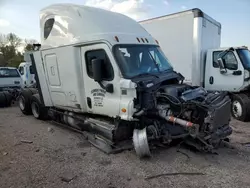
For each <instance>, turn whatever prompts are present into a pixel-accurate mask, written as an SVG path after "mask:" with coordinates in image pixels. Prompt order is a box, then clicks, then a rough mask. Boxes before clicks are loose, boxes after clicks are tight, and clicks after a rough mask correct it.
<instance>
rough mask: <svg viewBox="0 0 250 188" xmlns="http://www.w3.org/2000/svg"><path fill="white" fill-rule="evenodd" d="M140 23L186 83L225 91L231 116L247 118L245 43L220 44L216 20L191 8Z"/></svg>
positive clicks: (249, 79)
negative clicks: (224, 46) (230, 103)
mask: <svg viewBox="0 0 250 188" xmlns="http://www.w3.org/2000/svg"><path fill="white" fill-rule="evenodd" d="M140 24H141V25H142V26H143V27H144V28H145V29H146V30H147V31H148V32H149V33H150V34H151V35H152V37H154V38H155V39H156V40H157V41H158V42H159V44H160V46H161V49H162V50H163V52H164V53H165V54H166V56H167V57H168V59H169V61H170V63H171V64H172V65H173V67H174V68H175V70H176V71H178V72H180V73H181V74H183V75H184V77H185V82H186V83H189V84H191V85H194V86H202V87H204V88H205V89H206V90H209V91H210V90H212V91H215V90H217V91H220V90H221V91H228V92H229V94H230V98H231V100H232V105H231V113H232V116H233V117H234V118H236V119H238V120H241V121H249V120H250V98H249V97H250V92H249V86H250V74H249V71H250V52H249V50H248V48H247V47H226V48H221V47H220V44H221V24H220V23H219V22H217V21H215V20H214V19H213V18H211V17H209V16H208V15H207V14H205V13H204V12H202V11H201V10H200V9H192V10H188V11H183V12H179V13H175V14H170V15H166V16H162V17H157V18H153V19H149V20H144V21H141V22H140Z"/></svg>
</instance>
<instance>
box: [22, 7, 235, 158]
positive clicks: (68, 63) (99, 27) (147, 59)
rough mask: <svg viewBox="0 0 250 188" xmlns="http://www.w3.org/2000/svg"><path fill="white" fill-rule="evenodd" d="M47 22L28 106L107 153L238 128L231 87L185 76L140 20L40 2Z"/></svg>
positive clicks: (145, 151)
mask: <svg viewBox="0 0 250 188" xmlns="http://www.w3.org/2000/svg"><path fill="white" fill-rule="evenodd" d="M40 28H41V46H40V49H39V50H38V51H34V52H33V53H32V54H31V61H32V65H33V67H34V71H35V77H36V83H37V90H36V89H34V88H33V89H30V88H25V89H23V90H22V92H21V94H20V97H19V107H20V109H21V111H22V112H23V113H24V114H27V115H28V114H33V116H34V117H35V118H37V119H48V118H49V119H50V120H52V121H56V122H59V123H63V124H67V125H68V126H70V127H74V128H77V129H79V130H81V131H83V133H84V134H85V135H86V137H87V139H88V140H89V141H90V142H91V143H92V144H93V145H95V146H96V147H98V148H100V149H102V150H103V151H105V152H107V153H111V152H117V151H119V150H122V149H124V148H129V147H132V146H133V147H134V149H135V151H136V153H137V154H138V155H139V156H141V157H142V156H148V155H150V148H151V146H152V144H153V145H154V144H156V143H161V144H169V143H170V142H171V141H172V140H174V139H181V138H183V139H184V141H185V142H186V143H189V144H191V145H193V146H195V147H196V148H198V149H200V150H204V151H211V150H213V149H214V148H215V147H216V146H217V145H218V143H220V141H222V140H224V139H226V138H227V136H228V135H230V134H231V133H232V129H231V127H230V126H229V122H230V105H231V101H230V98H229V97H228V96H227V94H226V93H225V92H207V91H206V90H204V89H203V88H202V87H193V86H190V85H187V84H183V83H182V81H183V76H182V75H181V74H178V73H177V72H175V71H174V70H173V68H172V67H171V65H170V64H169V62H168V59H167V58H166V57H165V55H164V53H163V52H162V51H161V48H160V47H159V45H158V44H157V43H156V41H155V40H154V39H153V38H152V37H151V36H150V34H149V33H148V32H146V31H145V29H144V28H143V27H142V26H141V25H140V24H139V23H137V22H136V21H135V20H133V19H131V18H128V17H126V16H124V15H122V14H118V13H114V12H110V11H106V10H102V9H97V8H93V7H86V6H79V5H73V4H55V5H51V6H48V7H46V8H44V9H43V10H41V16H40ZM131 142H133V144H132V143H131Z"/></svg>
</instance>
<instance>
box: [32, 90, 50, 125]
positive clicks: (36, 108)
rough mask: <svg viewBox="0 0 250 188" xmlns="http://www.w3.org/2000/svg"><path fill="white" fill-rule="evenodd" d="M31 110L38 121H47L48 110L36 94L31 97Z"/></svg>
mask: <svg viewBox="0 0 250 188" xmlns="http://www.w3.org/2000/svg"><path fill="white" fill-rule="evenodd" d="M31 110H32V114H33V116H34V117H35V118H36V119H40V120H47V119H48V109H47V108H46V107H44V105H43V104H42V103H41V100H40V97H39V94H34V95H33V96H32V97H31Z"/></svg>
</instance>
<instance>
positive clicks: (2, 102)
mask: <svg viewBox="0 0 250 188" xmlns="http://www.w3.org/2000/svg"><path fill="white" fill-rule="evenodd" d="M0 107H6V97H5V94H4V92H0Z"/></svg>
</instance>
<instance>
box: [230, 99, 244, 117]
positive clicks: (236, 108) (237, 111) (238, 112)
mask: <svg viewBox="0 0 250 188" xmlns="http://www.w3.org/2000/svg"><path fill="white" fill-rule="evenodd" d="M232 106H233V114H234V116H235V117H240V116H242V106H241V104H240V102H239V101H234V102H233V105H232Z"/></svg>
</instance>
